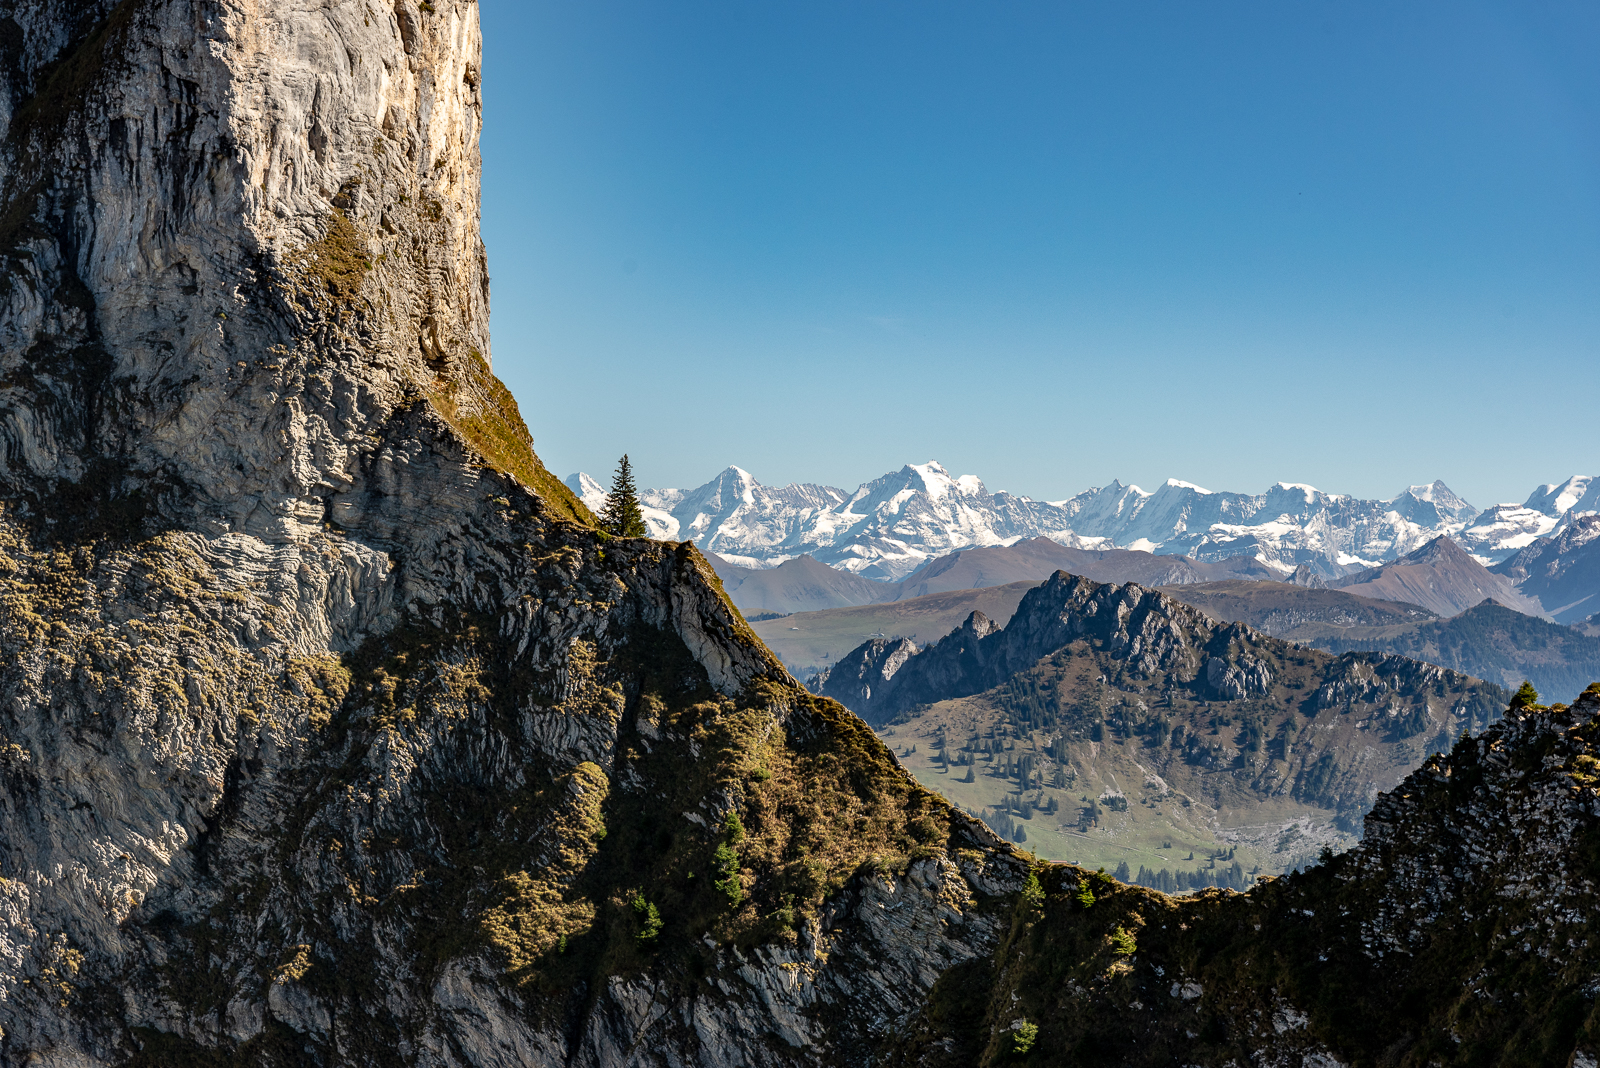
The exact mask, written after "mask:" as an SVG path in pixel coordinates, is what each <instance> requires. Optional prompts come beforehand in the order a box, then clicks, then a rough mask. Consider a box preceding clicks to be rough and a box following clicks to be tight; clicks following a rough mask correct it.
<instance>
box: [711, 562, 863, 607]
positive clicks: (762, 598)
mask: <svg viewBox="0 0 1600 1068" xmlns="http://www.w3.org/2000/svg"><path fill="white" fill-rule="evenodd" d="M706 559H707V560H708V561H710V563H711V566H712V567H713V568H714V569H716V572H717V577H718V578H720V579H721V580H722V588H723V590H724V591H725V592H726V593H727V594H728V597H729V599H731V600H732V601H733V603H734V604H735V605H736V606H737V607H738V609H739V611H740V612H743V613H744V614H745V615H746V616H757V615H767V614H779V615H787V614H789V613H790V612H815V611H818V610H820V609H826V608H841V607H846V606H851V605H860V604H872V603H873V602H874V601H879V600H882V599H883V595H884V593H885V592H887V589H888V587H886V586H885V584H884V583H881V582H874V581H872V580H871V579H865V578H862V577H861V576H860V575H853V574H851V573H850V572H848V571H841V570H839V569H838V568H836V567H829V566H828V565H827V564H824V563H821V562H820V561H818V560H816V559H814V558H812V557H811V556H809V555H803V556H797V557H795V558H794V559H793V560H785V561H784V562H783V563H781V564H779V565H778V566H777V567H774V568H771V569H769V570H765V571H761V570H757V569H755V568H749V567H740V566H739V565H737V564H730V563H729V562H728V561H726V560H724V559H723V558H722V557H720V556H718V555H716V554H715V553H708V554H707V555H706Z"/></svg>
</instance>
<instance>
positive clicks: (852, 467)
mask: <svg viewBox="0 0 1600 1068" xmlns="http://www.w3.org/2000/svg"><path fill="white" fill-rule="evenodd" d="M480 9H481V13H482V20H483V29H484V37H485V48H484V50H485V57H484V92H485V99H486V106H485V131H484V137H483V156H484V181H483V233H484V239H485V241H486V243H487V245H488V250H489V267H490V273H491V277H492V308H493V320H492V328H493V339H494V340H493V345H494V348H493V358H494V365H495V370H496V371H497V373H498V374H499V375H500V377H501V378H502V379H504V380H505V382H506V383H507V385H509V386H510V387H511V389H512V390H513V392H514V393H515V394H516V396H517V398H518V400H519V402H520V403H521V405H522V409H523V413H524V415H525V416H526V417H527V420H528V423H529V425H530V427H531V428H532V430H533V434H534V438H535V442H536V446H537V448H538V450H539V452H540V454H541V456H542V457H543V458H544V459H545V461H546V463H547V464H548V465H549V466H550V467H551V468H552V469H554V470H556V472H557V473H558V474H561V475H565V474H567V473H569V472H571V471H573V470H577V469H580V468H581V469H583V470H587V471H589V472H591V473H592V474H595V475H597V476H600V477H602V478H604V476H605V475H606V474H607V473H608V472H609V471H610V469H611V467H612V465H613V463H614V461H615V459H616V457H617V456H618V455H620V454H621V453H622V452H624V451H626V452H628V453H630V454H631V456H632V458H633V460H634V462H635V465H636V467H637V469H638V472H639V475H640V480H641V483H642V484H644V485H650V486H665V485H678V486H689V485H697V484H699V483H701V482H703V481H705V480H706V479H707V478H709V477H711V476H712V475H713V474H714V473H715V472H717V471H718V470H720V469H721V468H722V467H724V466H726V465H727V464H730V463H735V464H738V465H739V466H741V467H744V468H746V469H748V470H750V471H752V472H753V473H754V474H755V475H756V476H757V477H758V478H759V479H761V480H762V481H763V482H768V483H774V484H776V483H782V482H788V481H795V480H803V481H819V482H828V483H832V484H835V485H839V486H844V487H847V488H853V487H854V486H855V485H857V484H858V483H859V482H861V481H863V480H865V479H868V478H872V477H875V476H877V475H879V474H881V473H883V472H885V471H887V470H890V469H893V468H897V467H899V466H900V465H901V464H903V463H907V462H921V461H924V460H927V459H930V458H937V459H938V460H940V461H941V462H942V463H944V465H945V466H946V467H948V468H950V469H951V470H952V472H954V473H967V472H970V473H973V474H977V475H980V476H982V477H983V478H984V480H985V481H986V482H987V483H988V484H989V486H990V488H991V489H1006V490H1010V491H1012V492H1015V493H1026V494H1028V495H1030V496H1034V497H1038V498H1047V499H1056V498H1060V497H1065V496H1068V495H1070V494H1072V493H1076V492H1078V491H1079V490H1082V489H1084V488H1086V487H1088V486H1091V485H1102V484H1104V483H1106V482H1109V481H1110V480H1111V479H1113V478H1121V479H1122V480H1123V481H1125V482H1130V481H1131V482H1138V483H1139V484H1141V485H1144V486H1146V487H1151V486H1153V485H1155V484H1157V483H1159V482H1160V481H1161V480H1162V479H1164V478H1166V477H1168V476H1172V477H1178V478H1182V479H1186V480H1189V481H1192V482H1197V483H1199V484H1201V485H1205V486H1209V487H1210V488H1213V489H1236V490H1257V491H1258V490H1260V489H1262V488H1264V487H1265V486H1266V485H1268V484H1269V483H1271V482H1274V481H1279V480H1284V481H1295V482H1310V483H1313V484H1315V485H1317V486H1319V487H1321V488H1323V489H1326V490H1330V491H1335V492H1346V493H1355V494H1359V495H1362V496H1388V495H1391V494H1393V493H1394V492H1396V491H1398V490H1399V489H1401V488H1402V487H1403V486H1405V485H1406V484H1408V483H1411V482H1418V481H1428V480H1431V479H1434V478H1443V479H1444V480H1445V481H1446V482H1448V483H1449V484H1450V485H1451V486H1452V487H1453V488H1454V489H1456V490H1457V492H1459V493H1461V494H1463V495H1464V496H1466V497H1467V498H1468V499H1469V500H1471V501H1473V503H1475V504H1478V505H1480V506H1482V505H1485V504H1489V503H1492V502H1494V501H1497V500H1511V499H1516V500H1521V499H1522V498H1523V497H1525V496H1526V495H1527V494H1528V492H1529V491H1530V490H1531V489H1532V488H1533V486H1534V485H1535V484H1536V483H1539V482H1544V481H1548V480H1552V479H1560V478H1564V477H1566V476H1567V475H1569V474H1572V473H1574V472H1578V471H1581V472H1585V473H1600V436H1597V434H1596V432H1595V424H1596V405H1597V398H1600V63H1597V62H1596V61H1595V56H1597V55H1600V5H1596V4H1594V3H1592V2H1586V3H1582V4H1578V3H1571V4H1567V3H1540V2H1537V0H1523V2H1520V3H1517V4H1510V3H1475V2H1471V0H1465V2H1453V3H1448V4H1446V3H1431V2H1415V3H1405V4H1392V3H1385V4H1377V3H1342V4H1333V3H1310V2H1295V0H1290V2H1284V0H1276V2H1273V3H1216V2H1207V3H1201V2H1198V0H1192V2H1184V3H1143V4H1126V3H1115V4H1114V3H1109V2H1106V3H1095V4H1077V3H1061V2H1056V3H1031V2H1021V0H1018V2H1003V3H989V4H978V3H972V2H967V3H945V2H941V0H917V2H914V3H911V2H898V0H850V2H834V0H807V2H805V3H789V2H770V0H767V2H754V0H743V2H730V0H723V2H704V0H671V2H661V0H649V2H621V0H582V2H578V0H564V2H559V3H555V2H527V0H518V2H515V3H513V2H509V0H481V4H480Z"/></svg>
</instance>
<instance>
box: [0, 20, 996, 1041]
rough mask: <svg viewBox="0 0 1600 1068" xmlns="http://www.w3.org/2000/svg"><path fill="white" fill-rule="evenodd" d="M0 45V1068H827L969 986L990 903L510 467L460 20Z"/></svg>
mask: <svg viewBox="0 0 1600 1068" xmlns="http://www.w3.org/2000/svg"><path fill="white" fill-rule="evenodd" d="M0 43H3V44H4V48H3V49H0V63H3V70H4V75H5V83H4V87H3V89H4V91H3V92H0V137H3V157H0V195H3V198H4V201H3V210H0V255H3V256H4V259H5V264H6V267H5V276H4V282H3V283H0V300H3V301H4V310H3V313H0V439H3V443H4V448H5V458H6V465H5V469H4V472H3V474H0V481H3V486H0V490H3V501H0V504H3V512H0V573H3V578H0V648H3V650H4V656H3V659H0V697H3V705H0V770H3V809H0V850H3V851H0V875H3V876H4V879H3V882H0V896H3V898H4V904H3V907H0V1027H3V1029H4V1039H3V1042H4V1045H3V1047H0V1061H3V1063H7V1064H10V1063H24V1062H25V1063H41V1064H74V1065H77V1064H113V1063H147V1064H173V1063H213V1062H216V1063H223V1062H227V1063H237V1062H241V1061H243V1062H251V1063H296V1064H301V1063H322V1064H395V1063H415V1064H464V1063H470V1064H478V1065H490V1064H526V1063H556V1062H561V1063H571V1064H589V1063H593V1064H612V1063H624V1062H628V1061H649V1062H658V1061H659V1062H662V1063H703V1064H710V1063H730V1064H732V1063H745V1064H762V1063H788V1062H792V1061H795V1060H797V1059H799V1060H814V1059H816V1058H817V1057H819V1056H822V1055H824V1052H825V1051H830V1050H831V1051H834V1055H838V1056H847V1057H848V1056H851V1055H852V1054H851V1053H850V1051H852V1050H857V1051H862V1050H866V1049H869V1048H871V1047H873V1046H874V1045H875V1044H876V1043H878V1042H880V1041H881V1040H882V1038H883V1037H884V1036H885V1035H887V1034H889V1033H891V1032H892V1031H893V1029H894V1027H895V1026H896V1022H897V1021H898V1020H900V1019H901V1018H902V1017H904V1016H906V1015H907V1014H909V1013H910V1012H912V1011H913V1010H914V1009H915V1007H916V1006H917V1005H918V1004H919V999H920V997H921V995H922V994H923V993H925V991H926V990H927V989H928V988H929V987H930V986H931V985H932V983H933V982H934V980H935V979H936V977H937V975H938V974H939V973H940V972H941V971H942V970H943V969H944V968H945V967H946V966H947V965H948V964H949V963H951V962H953V961H958V960H963V959H968V958H971V957H973V956H974V955H977V954H980V953H982V952H985V951H987V949H988V948H989V947H991V945H992V942H993V938H994V932H995V929H996V927H997V924H996V922H995V921H994V920H993V919H992V918H990V917H989V916H988V915H987V914H986V913H985V912H983V911H982V910H981V909H979V908H978V904H979V903H980V902H981V901H982V900H984V899H986V897H987V896H990V895H993V894H995V893H1001V892H1003V891H1005V890H1007V889H1008V888H1012V889H1014V888H1015V886H1017V885H1020V878H1021V876H1020V874H1019V872H1021V871H1022V867H1021V865H1020V862H1018V861H1016V860H1015V859H1013V858H1012V855H1011V853H1010V852H1009V851H1008V850H1006V849H1004V848H1003V847H999V846H998V845H997V843H995V842H994V841H993V839H992V837H991V836H989V835H987V833H986V832H985V831H984V830H983V829H982V828H981V827H979V826H978V825H976V824H973V823H971V822H970V821H966V820H964V819H961V818H958V817H952V816H951V814H950V813H949V812H948V811H947V809H946V808H945V806H943V805H942V804H940V803H939V802H937V801H936V800H935V799H934V798H932V797H931V796H930V795H928V794H926V793H925V792H924V791H922V790H921V789H919V788H918V787H916V785H915V784H914V783H913V782H911V781H910V780H909V779H908V778H907V777H905V776H904V775H903V774H901V773H900V772H899V770H898V769H897V768H896V767H895V766H894V764H893V761H892V759H891V758H890V757H889V756H888V755H887V753H886V752H885V751H884V750H883V749H882V747H881V746H880V745H878V743H877V742H876V740H875V739H873V738H872V737H871V735H870V732H867V731H865V730H864V729H863V728H862V727H861V725H860V724H859V722H858V721H855V720H854V719H853V717H850V716H849V715H848V714H847V713H845V712H844V711H843V710H842V709H839V708H838V707H837V706H835V705H832V704H831V703H830V702H820V701H816V700H814V699H812V698H810V697H809V696H808V695H806V694H805V693H804V692H803V691H801V690H799V689H798V687H796V686H795V685H794V683H793V680H792V679H790V678H789V677H788V676H787V674H786V673H785V672H784V671H783V670H782V669H781V667H779V666H778V664H777V663H776V661H775V660H773V658H772V657H771V656H770V655H769V654H768V653H767V652H766V650H765V649H763V648H762V647H761V646H760V644H759V642H757V641H756V640H755V639H754V637H753V635H751V634H750V632H749V631H748V629H747V628H746V627H745V626H744V624H743V621H742V620H741V619H740V617H739V616H738V614H737V613H736V612H734V611H733V610H732V609H731V608H730V607H729V605H728V604H727V602H726V600H725V598H723V597H722V596H721V594H720V592H719V588H718V586H717V584H716V581H715V577H714V575H713V574H712V573H711V571H710V569H709V568H708V567H706V565H705V563H704V561H703V560H702V559H701V558H700V557H699V556H698V554H697V553H696V552H695V550H694V549H693V548H692V547H690V546H674V545H667V544H660V543H652V542H646V541H642V540H641V541H608V540H606V539H603V538H601V537H600V536H598V535H597V534H596V533H595V532H594V531H593V530H592V529H590V527H589V526H588V525H587V523H586V519H587V512H586V511H585V510H584V509H583V507H582V505H581V504H579V503H578V502H577V501H576V500H575V499H574V498H572V496H571V495H570V493H568V492H567V491H566V490H565V489H564V488H563V487H561V486H560V484H559V483H558V482H556V481H555V480H554V479H552V478H550V477H549V475H548V474H547V473H546V472H545V471H544V469H543V467H542V466H541V465H540V464H539V462H538V459H537V457H536V455H535V454H534V452H533V449H532V441H531V438H530V437H529V435H528V433H527V431H526V429H525V427H524V426H523V424H522V421H521V419H520V417H519V416H518V415H517V412H516V409H515V405H514V404H512V403H511V401H510V397H509V395H508V394H506V392H505V390H504V388H503V387H502V386H500V384H499V383H498V382H497V381H496V380H495V379H494V377H493V375H492V374H491V373H490V370H489V362H488V361H489V346H488V337H487V333H486V322H487V304H488V276H487V271H486V264H485V256H484V249H483V245H482V243H481V241H480V239H479V234H478V223H477V215H478V168H479V164H478V148H477V138H478V132H479V129H480V124H481V101H480V97H479V90H478V85H479V75H478V62H479V30H478V22H477V8H476V6H475V5H474V4H472V3H470V2H465V0H433V2H431V3H420V4H417V3H411V2H410V0H399V2H397V3H394V4H392V5H387V4H385V5H380V4H373V3H368V2H340V0H334V2H327V0H316V2H312V0H289V2H287V3H276V4H262V3H256V2H253V0H242V2H217V3H193V2H189V0H183V2H177V0H121V2H119V3H112V2H108V0H100V2H95V0H53V2H45V3H39V2H31V3H0ZM958 846H959V847H961V848H964V849H966V850H967V852H966V853H964V854H960V855H958V854H957V853H956V852H955V849H956V847H958ZM862 1055H864V1054H862Z"/></svg>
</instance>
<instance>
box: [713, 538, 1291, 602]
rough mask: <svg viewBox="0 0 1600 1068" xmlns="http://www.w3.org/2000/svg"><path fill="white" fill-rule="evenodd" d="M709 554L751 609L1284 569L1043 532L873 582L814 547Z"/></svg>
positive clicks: (1257, 575)
mask: <svg viewBox="0 0 1600 1068" xmlns="http://www.w3.org/2000/svg"><path fill="white" fill-rule="evenodd" d="M706 559H707V560H708V561H709V562H710V563H711V566H712V567H713V568H715V569H716V572H717V577H719V578H720V579H722V586H723V589H724V590H726V591H727V594H728V596H729V597H730V598H732V600H733V603H734V605H735V606H737V607H738V609H739V611H741V612H743V613H744V614H745V615H746V616H752V615H762V614H766V613H781V614H785V615H787V614H788V613H790V612H816V611H823V610H826V609H830V608H849V607H855V606H859V605H869V604H887V603H890V602H894V601H906V600H910V599H912V598H915V597H925V596H927V595H929V594H935V593H948V592H950V591H953V590H971V589H982V588H985V587H991V586H1004V585H1008V584H1010V583H1013V582H1043V581H1044V580H1045V579H1047V578H1049V577H1050V576H1051V575H1053V574H1055V573H1056V572H1057V571H1070V572H1071V573H1072V574H1074V575H1083V576H1085V577H1086V578H1091V579H1094V580H1095V581H1096V582H1138V583H1140V584H1142V585H1145V586H1159V585H1167V586H1177V585H1184V584H1187V583H1195V582H1220V581H1224V580H1227V579H1277V578H1280V577H1281V576H1280V575H1279V573H1278V572H1277V571H1276V570H1274V569H1273V568H1270V567H1267V566H1266V565H1265V564H1262V563H1260V562H1259V561H1257V560H1254V559H1252V558H1250V557H1248V556H1235V557H1230V558H1228V559H1227V560H1224V561H1222V562H1220V563H1206V562H1204V561H1199V560H1190V559H1188V558H1187V557H1183V556H1156V555H1154V554H1152V553H1147V552H1144V551H1142V550H1137V549H1074V548H1072V547H1070V546H1066V545H1062V544H1061V543H1060V542H1057V541H1052V540H1051V539H1049V538H1045V537H1038V538H1030V539H1028V540H1027V541H1019V542H1014V543H1012V544H1011V545H992V546H984V547H981V548H976V549H958V550H956V551H955V552H953V553H950V554H948V555H945V556H940V557H937V558H936V559H933V560H929V561H927V562H926V563H924V564H923V565H922V566H921V567H919V568H917V570H915V571H913V572H912V573H911V574H910V575H907V576H906V577H905V578H903V579H901V580H900V581H899V582H875V581H873V580H872V579H868V578H863V577H861V576H860V575H856V574H853V573H851V572H849V571H842V570H840V569H838V568H833V567H829V566H828V565H826V564H824V563H821V562H820V561H818V560H817V559H816V558H815V557H813V556H811V555H810V554H809V553H806V554H802V555H800V556H796V557H793V558H792V559H789V560H785V561H784V562H783V563H781V564H779V565H778V566H777V567H774V568H767V569H757V568H748V567H742V566H740V565H738V564H735V563H733V562H731V561H730V560H728V559H727V558H726V557H723V556H719V555H717V554H716V553H707V554H706Z"/></svg>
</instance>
